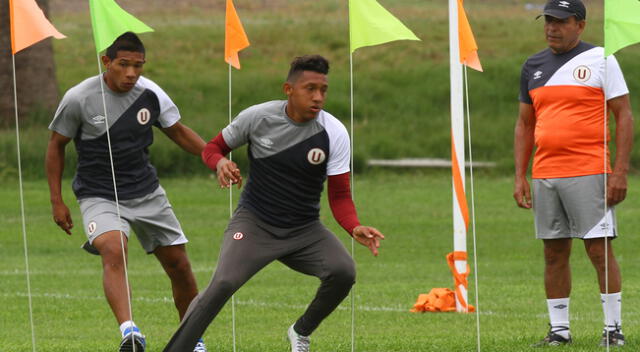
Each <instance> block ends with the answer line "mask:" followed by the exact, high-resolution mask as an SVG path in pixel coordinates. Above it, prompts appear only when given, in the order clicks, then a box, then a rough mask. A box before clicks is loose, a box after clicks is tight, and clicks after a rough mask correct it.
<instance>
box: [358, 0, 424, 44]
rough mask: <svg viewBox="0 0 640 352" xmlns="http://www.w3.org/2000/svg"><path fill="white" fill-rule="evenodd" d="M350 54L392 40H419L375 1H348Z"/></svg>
mask: <svg viewBox="0 0 640 352" xmlns="http://www.w3.org/2000/svg"><path fill="white" fill-rule="evenodd" d="M349 37H350V45H351V52H352V53H353V52H354V51H356V49H358V48H361V47H363V46H372V45H378V44H383V43H387V42H391V41H394V40H405V39H406V40H420V39H419V38H418V37H416V35H415V34H413V32H412V31H411V30H410V29H409V28H407V27H406V26H405V25H404V24H402V22H400V20H398V19H397V18H396V17H394V16H393V15H392V14H391V13H390V12H389V11H387V10H386V9H385V8H384V7H382V5H380V4H379V3H378V2H377V1H376V0H349Z"/></svg>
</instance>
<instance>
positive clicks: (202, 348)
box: [193, 339, 207, 352]
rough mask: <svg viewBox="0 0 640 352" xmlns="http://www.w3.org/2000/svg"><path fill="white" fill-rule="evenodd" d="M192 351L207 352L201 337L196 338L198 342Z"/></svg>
mask: <svg viewBox="0 0 640 352" xmlns="http://www.w3.org/2000/svg"><path fill="white" fill-rule="evenodd" d="M193 352H207V346H205V345H204V341H202V339H200V340H198V344H197V345H196V348H194V349H193Z"/></svg>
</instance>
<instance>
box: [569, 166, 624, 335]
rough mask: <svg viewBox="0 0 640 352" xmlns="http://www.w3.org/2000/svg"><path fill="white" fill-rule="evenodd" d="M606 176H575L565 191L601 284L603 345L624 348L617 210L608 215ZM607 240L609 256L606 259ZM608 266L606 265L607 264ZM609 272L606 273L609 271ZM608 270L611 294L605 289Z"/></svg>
mask: <svg viewBox="0 0 640 352" xmlns="http://www.w3.org/2000/svg"><path fill="white" fill-rule="evenodd" d="M604 181H605V178H604V175H590V176H582V177H573V178H570V180H567V181H566V183H567V187H566V189H565V192H566V195H563V196H564V198H566V204H567V213H568V214H569V217H570V219H571V222H572V224H573V227H574V228H575V229H576V233H577V236H578V237H580V238H582V239H583V240H584V245H585V249H586V251H587V255H588V256H589V258H590V259H591V262H592V263H593V266H594V268H595V269H596V273H597V276H598V282H599V284H600V295H601V296H600V298H601V300H602V301H603V305H602V308H603V310H604V316H605V318H604V329H603V330H604V331H603V339H602V344H603V345H606V344H610V345H615V346H621V345H624V336H623V335H622V331H621V313H620V310H621V286H622V284H621V277H620V268H619V266H618V263H617V261H616V259H615V256H614V251H613V247H612V246H611V243H612V242H611V240H612V239H613V238H615V237H616V235H617V233H616V221H615V210H614V209H613V208H609V209H607V213H606V215H605V213H604V210H605V198H604ZM605 238H607V242H606V247H607V255H606V256H605V240H604V239H605ZM605 263H606V265H605ZM605 269H606V270H605ZM607 270H608V281H609V287H608V292H609V294H605V292H607V290H606V287H605V281H606V280H605V275H606V272H607Z"/></svg>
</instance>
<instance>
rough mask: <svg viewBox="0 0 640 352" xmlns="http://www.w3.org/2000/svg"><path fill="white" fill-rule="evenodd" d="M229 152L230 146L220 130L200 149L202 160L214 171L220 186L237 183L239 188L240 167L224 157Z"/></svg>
mask: <svg viewBox="0 0 640 352" xmlns="http://www.w3.org/2000/svg"><path fill="white" fill-rule="evenodd" d="M230 152H231V148H229V146H228V145H227V143H226V142H225V141H224V137H223V136H222V132H220V133H219V134H218V135H217V136H216V137H214V138H213V139H211V140H210V141H209V143H207V145H206V146H205V147H204V149H203V150H202V154H201V156H202V162H204V164H205V165H207V167H209V169H211V170H213V171H215V172H216V175H217V178H218V184H219V185H220V188H229V187H231V185H232V184H237V185H238V189H239V188H240V187H242V175H240V169H239V168H238V165H236V163H234V162H233V161H231V160H229V159H227V158H225V156H226V155H227V154H229V153H230Z"/></svg>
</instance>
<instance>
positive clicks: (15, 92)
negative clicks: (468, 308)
mask: <svg viewBox="0 0 640 352" xmlns="http://www.w3.org/2000/svg"><path fill="white" fill-rule="evenodd" d="M11 64H12V67H13V71H12V72H13V106H14V111H15V119H16V153H17V157H18V190H19V191H20V215H21V219H22V243H23V245H24V265H25V273H26V275H27V297H28V298H29V324H30V326H31V348H32V349H33V352H36V332H35V331H36V330H35V325H34V323H33V302H32V298H31V276H30V271H29V247H28V246H27V225H26V224H27V219H26V217H25V215H24V187H23V186H22V157H21V156H20V123H19V120H18V88H17V83H16V55H15V54H11Z"/></svg>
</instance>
